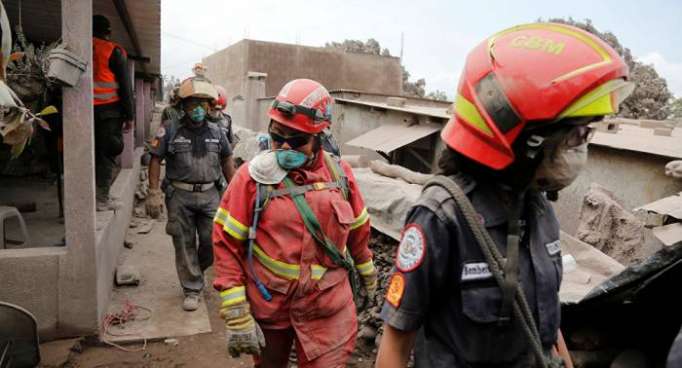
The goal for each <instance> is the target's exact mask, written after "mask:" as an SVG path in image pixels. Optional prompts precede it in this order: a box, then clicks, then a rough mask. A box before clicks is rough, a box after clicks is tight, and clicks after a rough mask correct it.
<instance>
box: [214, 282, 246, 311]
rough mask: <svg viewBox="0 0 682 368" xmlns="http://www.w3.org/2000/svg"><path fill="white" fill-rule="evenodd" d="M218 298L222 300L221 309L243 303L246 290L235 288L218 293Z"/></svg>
mask: <svg viewBox="0 0 682 368" xmlns="http://www.w3.org/2000/svg"><path fill="white" fill-rule="evenodd" d="M220 297H221V298H222V299H223V304H222V306H223V307H228V306H231V305H235V304H239V303H243V302H245V301H246V288H245V287H244V286H236V287H233V288H231V289H227V290H223V291H221V292H220Z"/></svg>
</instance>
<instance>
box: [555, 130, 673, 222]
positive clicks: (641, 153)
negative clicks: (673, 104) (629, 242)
mask: <svg viewBox="0 0 682 368" xmlns="http://www.w3.org/2000/svg"><path fill="white" fill-rule="evenodd" d="M603 124H604V125H602V127H606V126H607V125H610V126H611V127H610V128H611V129H610V130H607V129H605V128H604V129H602V128H600V131H597V132H596V134H595V136H594V138H593V139H592V142H591V143H590V146H589V154H588V161H587V166H586V167H585V169H584V170H583V172H582V173H581V174H580V176H578V178H577V179H576V181H575V182H574V183H573V184H572V185H571V186H569V187H568V188H566V189H564V190H562V191H561V193H560V194H559V200H558V201H557V202H556V203H555V209H556V212H557V215H558V217H559V222H560V223H561V228H562V230H564V231H566V232H567V233H569V234H571V235H574V234H575V233H576V230H577V229H578V222H579V221H578V220H579V215H580V208H581V206H582V203H583V197H584V196H585V194H586V193H587V191H588V189H589V186H590V184H591V183H597V184H600V185H602V186H604V187H606V188H607V189H609V190H611V191H612V192H613V193H614V194H615V195H616V196H617V197H618V198H619V199H620V200H621V201H622V204H623V205H624V207H625V208H626V209H627V210H630V211H632V210H633V209H635V208H637V207H639V206H643V205H645V204H647V203H651V202H654V201H656V200H658V199H661V198H663V197H667V196H670V195H673V194H676V193H678V192H680V191H682V181H680V180H674V179H673V178H671V177H668V176H666V175H665V171H664V166H665V164H667V163H668V162H670V161H672V160H679V159H682V144H681V142H682V129H681V128H675V127H674V124H673V123H672V122H658V121H646V120H642V121H638V120H628V119H613V120H609V121H607V122H606V123H603Z"/></svg>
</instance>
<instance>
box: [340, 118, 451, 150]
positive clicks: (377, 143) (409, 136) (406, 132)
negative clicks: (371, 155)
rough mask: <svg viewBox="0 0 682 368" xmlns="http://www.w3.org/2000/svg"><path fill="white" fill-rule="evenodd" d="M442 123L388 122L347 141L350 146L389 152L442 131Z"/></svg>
mask: <svg viewBox="0 0 682 368" xmlns="http://www.w3.org/2000/svg"><path fill="white" fill-rule="evenodd" d="M441 128H442V126H441V125H440V124H433V123H422V124H413V125H409V124H407V123H401V124H396V123H387V124H384V125H382V126H380V127H378V128H376V129H373V130H370V131H369V132H367V133H365V134H362V135H360V136H358V137H355V138H353V139H352V140H350V141H348V142H346V144H347V145H349V146H354V147H362V148H368V149H370V150H374V151H379V152H384V153H389V152H392V151H395V150H396V149H398V148H400V147H403V146H406V145H408V144H410V143H412V142H415V141H417V140H419V139H421V138H424V137H426V136H428V135H431V134H434V133H436V132H438V131H440V130H441Z"/></svg>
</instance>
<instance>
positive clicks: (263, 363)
mask: <svg viewBox="0 0 682 368" xmlns="http://www.w3.org/2000/svg"><path fill="white" fill-rule="evenodd" d="M263 335H264V336H265V348H264V349H263V351H262V353H261V355H260V356H254V358H253V361H254V366H255V367H256V368H286V367H288V366H289V355H290V353H291V350H292V345H293V348H294V351H295V352H296V358H297V365H298V367H299V368H342V367H345V366H346V364H347V363H348V360H350V356H351V354H352V353H353V348H354V347H355V333H353V337H352V338H351V339H350V340H348V341H347V342H345V343H343V344H341V345H339V346H337V347H336V348H334V349H331V350H330V351H328V352H326V353H324V354H322V355H320V356H318V357H316V358H315V359H313V360H308V359H307V358H306V355H305V353H304V352H303V347H302V346H301V343H300V342H299V341H298V340H297V339H296V333H295V332H294V329H293V328H287V329H283V330H270V329H263Z"/></svg>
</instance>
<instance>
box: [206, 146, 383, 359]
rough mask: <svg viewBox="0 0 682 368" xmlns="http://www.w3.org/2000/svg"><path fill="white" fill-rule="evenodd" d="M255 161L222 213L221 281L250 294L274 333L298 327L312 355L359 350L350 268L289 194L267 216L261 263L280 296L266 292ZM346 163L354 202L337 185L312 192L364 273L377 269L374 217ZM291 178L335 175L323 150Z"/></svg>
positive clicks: (217, 234)
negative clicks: (320, 240)
mask: <svg viewBox="0 0 682 368" xmlns="http://www.w3.org/2000/svg"><path fill="white" fill-rule="evenodd" d="M320 153H322V151H320ZM247 166H248V165H247V164H245V165H242V166H241V168H240V169H239V170H238V171H237V173H236V175H235V176H234V178H233V179H232V181H231V182H230V186H229V187H228V189H227V192H226V193H225V195H224V196H223V198H222V201H221V204H220V207H219V209H218V212H217V214H216V218H215V225H214V230H213V244H214V257H215V262H214V269H215V281H214V284H213V285H214V287H215V288H216V289H217V290H218V291H228V292H229V293H230V295H232V297H233V298H235V299H239V298H246V300H248V302H249V303H250V305H251V311H252V313H253V315H254V317H255V319H256V320H257V321H258V324H259V325H260V326H261V328H262V329H263V330H264V332H265V333H266V335H267V331H266V330H282V329H290V328H293V330H294V331H295V335H296V340H297V344H300V345H299V346H300V348H301V350H302V351H303V352H304V354H305V360H307V361H313V360H315V359H317V358H319V357H324V354H326V353H329V352H332V351H339V349H342V350H347V351H350V350H352V347H353V345H354V343H355V335H356V331H357V319H356V312H355V305H354V303H353V295H352V291H351V287H350V283H349V281H348V273H347V271H346V270H345V269H343V268H341V267H340V266H338V265H336V264H335V263H334V262H333V261H332V260H331V259H330V258H329V257H328V256H327V255H326V253H325V251H324V250H323V249H322V248H321V246H320V245H318V244H317V243H316V242H315V239H314V238H313V237H312V236H311V234H310V233H309V232H308V230H307V228H306V227H305V225H304V223H303V219H302V217H301V215H300V214H299V212H298V210H297V208H296V206H295V204H294V202H293V201H292V199H291V197H289V196H281V197H274V198H271V199H270V200H269V201H268V203H267V205H266V207H265V210H264V211H263V212H262V213H261V214H260V216H261V218H260V220H259V222H258V228H257V232H256V242H255V243H256V246H254V249H253V267H254V271H255V273H256V274H257V276H258V278H259V279H260V280H261V282H262V283H263V284H264V285H265V286H266V288H267V289H268V290H269V291H270V294H271V295H272V300H271V301H266V300H265V299H264V297H263V296H262V295H261V293H260V292H259V291H258V289H257V287H256V284H255V282H254V280H253V277H252V275H251V271H250V269H249V266H248V262H247V246H248V240H247V238H248V227H249V226H250V225H251V222H252V218H253V208H254V202H255V200H256V198H255V197H256V182H255V181H254V180H253V179H252V178H251V177H250V176H249V171H248V167H247ZM340 166H341V168H342V170H343V171H344V172H345V175H346V176H347V178H348V188H349V192H350V193H349V198H348V200H346V199H345V198H344V196H343V194H342V193H341V191H340V189H337V188H333V189H327V188H322V189H320V190H311V191H308V192H306V193H305V198H306V201H307V202H308V204H309V205H310V207H311V209H312V210H313V212H314V213H315V215H316V217H317V219H318V220H319V222H320V225H321V226H322V229H323V231H324V232H325V234H326V235H327V236H328V237H329V238H330V239H331V240H332V241H333V242H334V244H336V245H337V246H338V247H339V248H340V251H342V252H344V251H349V252H350V254H351V256H352V257H353V260H354V261H355V264H356V267H357V268H358V270H359V271H360V273H361V274H364V273H366V272H368V269H369V268H371V271H373V270H374V266H373V263H372V253H371V251H370V250H369V248H368V241H369V235H370V224H369V215H368V214H367V209H366V208H365V205H364V201H363V199H362V195H361V194H360V191H359V188H358V186H357V183H356V181H355V178H354V177H353V173H352V171H351V169H350V166H349V165H348V164H347V163H345V162H343V161H342V162H341V163H340ZM288 176H289V177H290V178H291V179H292V180H293V181H294V182H295V183H296V184H297V185H307V184H314V183H325V182H331V181H333V180H334V179H333V177H332V174H331V173H330V170H329V169H328V168H327V166H326V163H325V160H324V159H323V157H322V155H321V154H318V157H317V159H316V160H315V162H314V163H313V164H312V166H311V167H306V168H303V169H298V170H293V171H291V172H289V173H288ZM276 187H277V189H279V188H284V185H283V184H282V183H280V184H278V185H276ZM244 286H245V288H244ZM223 294H224V293H223ZM349 347H350V348H349ZM266 349H267V347H266ZM299 363H301V358H300V357H299ZM315 366H317V364H315Z"/></svg>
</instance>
